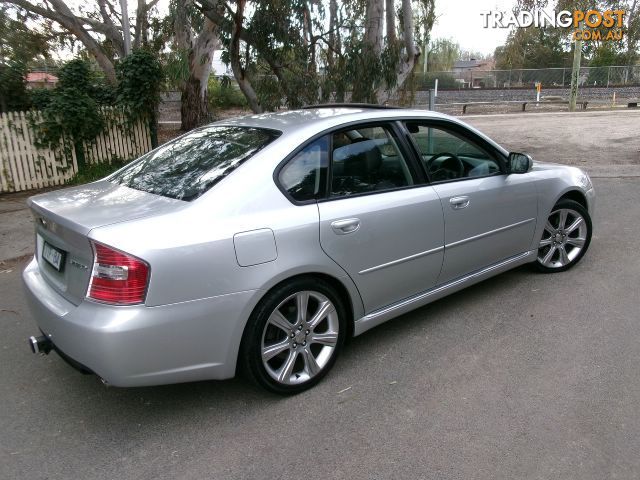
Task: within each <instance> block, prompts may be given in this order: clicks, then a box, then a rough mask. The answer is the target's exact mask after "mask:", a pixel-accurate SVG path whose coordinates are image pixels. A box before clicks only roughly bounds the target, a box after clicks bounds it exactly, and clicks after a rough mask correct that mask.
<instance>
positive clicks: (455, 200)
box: [449, 196, 469, 210]
mask: <svg viewBox="0 0 640 480" xmlns="http://www.w3.org/2000/svg"><path fill="white" fill-rule="evenodd" d="M449 203H450V204H451V208H453V209H454V210H460V209H461V208H467V207H468V206H469V197H467V196H462V197H451V198H450V199H449Z"/></svg>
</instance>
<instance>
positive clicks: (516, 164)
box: [507, 152, 533, 173]
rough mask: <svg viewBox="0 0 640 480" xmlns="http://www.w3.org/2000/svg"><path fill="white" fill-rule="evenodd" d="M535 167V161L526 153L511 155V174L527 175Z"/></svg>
mask: <svg viewBox="0 0 640 480" xmlns="http://www.w3.org/2000/svg"><path fill="white" fill-rule="evenodd" d="M532 166H533V159H532V158H531V156H529V155H527V154H526V153H517V152H511V153H510V154H509V161H508V165H507V167H508V169H509V173H527V172H528V171H529V170H531V167H532Z"/></svg>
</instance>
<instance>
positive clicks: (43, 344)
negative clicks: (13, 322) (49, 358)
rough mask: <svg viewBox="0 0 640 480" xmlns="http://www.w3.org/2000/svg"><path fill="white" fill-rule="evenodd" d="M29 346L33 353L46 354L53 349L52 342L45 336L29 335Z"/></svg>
mask: <svg viewBox="0 0 640 480" xmlns="http://www.w3.org/2000/svg"><path fill="white" fill-rule="evenodd" d="M29 348H31V351H32V352H33V353H39V354H41V355H47V354H48V353H49V352H50V351H51V350H52V349H53V343H51V340H49V339H48V338H47V337H45V336H42V335H41V336H38V337H34V336H31V337H29Z"/></svg>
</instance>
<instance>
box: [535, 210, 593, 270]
mask: <svg viewBox="0 0 640 480" xmlns="http://www.w3.org/2000/svg"><path fill="white" fill-rule="evenodd" d="M591 231H592V224H591V217H590V216H589V212H588V211H587V209H586V208H584V207H583V206H582V205H580V204H579V203H578V202H574V201H573V200H568V199H563V200H560V201H559V202H558V203H557V204H556V205H555V206H554V207H553V209H552V210H551V213H550V214H549V217H548V218H547V223H546V225H545V227H544V232H543V233H542V238H541V239H540V243H539V244H538V256H537V259H536V261H535V263H534V265H535V267H536V269H537V270H538V271H541V272H543V273H555V272H564V271H565V270H568V269H570V268H571V267H573V266H574V265H575V264H576V263H578V262H579V261H580V259H581V258H582V257H583V256H584V254H585V253H586V252H587V249H588V248H589V243H590V242H591Z"/></svg>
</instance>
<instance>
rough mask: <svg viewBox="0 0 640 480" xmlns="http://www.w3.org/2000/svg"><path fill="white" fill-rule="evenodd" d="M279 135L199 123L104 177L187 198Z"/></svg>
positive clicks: (194, 195)
mask: <svg viewBox="0 0 640 480" xmlns="http://www.w3.org/2000/svg"><path fill="white" fill-rule="evenodd" d="M279 135H280V132H277V131H275V130H267V129H262V128H252V127H235V126H234V127H232V126H215V125H212V126H207V127H202V128H199V129H197V130H194V131H192V132H190V133H188V134H186V135H184V136H182V137H180V138H177V139H175V140H173V141H171V142H169V143H167V144H165V145H163V146H161V147H160V148H157V149H156V150H153V151H151V152H149V153H147V154H146V155H143V156H142V157H140V158H139V159H138V160H135V161H134V162H132V163H130V164H129V165H127V166H126V167H124V168H122V169H120V170H118V171H117V172H116V173H114V174H113V175H112V176H111V177H109V178H108V179H107V180H108V181H110V182H113V183H118V184H120V185H125V186H127V187H130V188H135V189H136V190H142V191H144V192H148V193H154V194H156V195H162V196H165V197H171V198H175V199H178V200H186V201H191V200H193V199H195V198H198V197H199V196H200V195H202V194H203V193H204V192H206V191H207V190H209V189H210V188H211V187H213V186H214V185H215V184H216V183H218V182H219V181H220V180H222V179H223V178H224V177H226V176H227V175H229V174H230V173H231V172H232V171H233V170H235V169H236V168H238V167H239V166H240V165H241V164H242V163H243V162H245V161H246V160H247V159H249V158H250V157H251V156H252V155H254V154H255V153H256V152H257V151H259V150H260V149H262V148H264V147H265V146H266V145H268V144H269V143H270V142H272V141H273V140H274V139H276V138H277V137H278V136H279Z"/></svg>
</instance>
